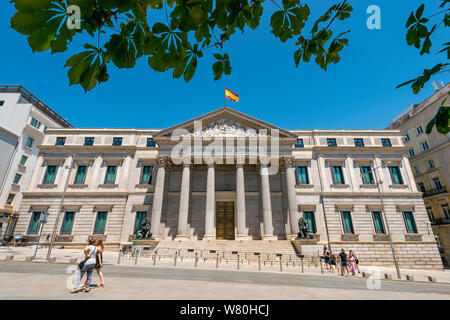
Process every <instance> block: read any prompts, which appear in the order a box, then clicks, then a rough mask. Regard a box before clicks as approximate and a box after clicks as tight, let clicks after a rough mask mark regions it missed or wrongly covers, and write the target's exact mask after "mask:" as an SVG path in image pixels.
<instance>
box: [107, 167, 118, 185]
mask: <svg viewBox="0 0 450 320" xmlns="http://www.w3.org/2000/svg"><path fill="white" fill-rule="evenodd" d="M116 171H117V166H108V168H107V169H106V176H105V184H114V182H115V181H116Z"/></svg>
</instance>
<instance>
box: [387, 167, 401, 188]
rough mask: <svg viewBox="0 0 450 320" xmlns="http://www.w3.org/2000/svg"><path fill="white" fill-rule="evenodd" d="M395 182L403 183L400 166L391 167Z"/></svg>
mask: <svg viewBox="0 0 450 320" xmlns="http://www.w3.org/2000/svg"><path fill="white" fill-rule="evenodd" d="M389 172H390V173H391V179H392V183H393V184H403V178H402V174H401V173H400V168H399V167H389Z"/></svg>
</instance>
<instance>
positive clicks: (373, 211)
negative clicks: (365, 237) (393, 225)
mask: <svg viewBox="0 0 450 320" xmlns="http://www.w3.org/2000/svg"><path fill="white" fill-rule="evenodd" d="M375 214H378V215H379V218H380V222H381V229H382V230H381V232H377V226H376V224H375ZM370 215H371V216H372V224H373V231H374V232H375V234H386V226H385V223H384V217H383V216H384V215H383V212H382V211H381V210H372V211H371V212H370Z"/></svg>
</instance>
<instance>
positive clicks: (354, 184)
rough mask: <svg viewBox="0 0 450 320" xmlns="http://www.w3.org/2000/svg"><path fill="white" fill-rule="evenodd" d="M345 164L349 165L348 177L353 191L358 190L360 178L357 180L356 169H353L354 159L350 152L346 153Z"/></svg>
mask: <svg viewBox="0 0 450 320" xmlns="http://www.w3.org/2000/svg"><path fill="white" fill-rule="evenodd" d="M345 166H346V167H347V172H348V179H349V180H350V181H349V182H350V183H349V184H350V188H351V189H352V190H353V191H357V190H358V189H359V184H358V181H359V180H356V178H355V171H354V170H353V159H352V157H351V155H350V154H347V155H346V158H345Z"/></svg>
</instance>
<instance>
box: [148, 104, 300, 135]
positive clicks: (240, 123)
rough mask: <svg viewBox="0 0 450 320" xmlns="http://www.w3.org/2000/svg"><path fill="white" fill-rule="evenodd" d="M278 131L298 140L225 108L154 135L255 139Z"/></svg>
mask: <svg viewBox="0 0 450 320" xmlns="http://www.w3.org/2000/svg"><path fill="white" fill-rule="evenodd" d="M274 130H277V135H278V136H279V137H280V138H282V139H283V138H288V139H296V138H297V136H296V135H295V134H293V133H291V132H289V131H287V130H284V129H281V128H279V127H277V126H274V125H272V124H270V123H267V122H264V121H261V120H258V119H256V118H253V117H250V116H248V115H246V114H244V113H241V112H239V111H236V110H234V109H231V108H228V107H223V108H220V109H217V110H214V111H212V112H209V113H207V114H204V115H202V116H200V117H197V118H195V119H191V120H189V121H186V122H183V123H180V124H178V125H175V126H173V127H170V128H167V129H164V130H161V131H160V132H158V133H157V134H155V135H154V137H155V138H156V139H158V138H159V139H161V138H162V139H164V138H168V137H171V136H172V135H182V136H185V135H189V136H192V137H252V136H253V137H254V136H271V134H272V132H273V131H274Z"/></svg>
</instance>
